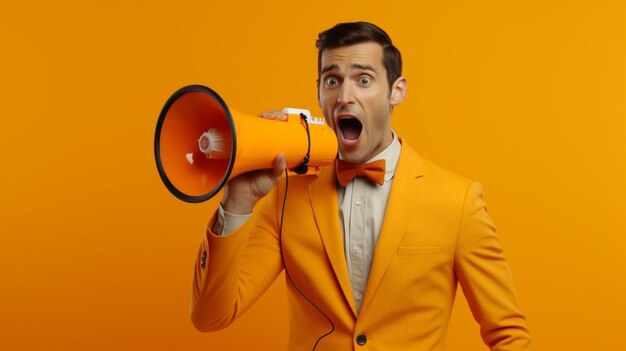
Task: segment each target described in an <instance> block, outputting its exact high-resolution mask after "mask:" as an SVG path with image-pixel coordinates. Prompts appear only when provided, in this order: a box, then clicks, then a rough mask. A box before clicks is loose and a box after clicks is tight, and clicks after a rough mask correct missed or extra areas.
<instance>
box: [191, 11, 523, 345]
mask: <svg viewBox="0 0 626 351" xmlns="http://www.w3.org/2000/svg"><path fill="white" fill-rule="evenodd" d="M316 45H317V47H318V49H319V58H318V73H319V76H318V99H319V104H320V107H321V109H322V111H323V114H324V117H325V118H326V120H327V123H328V124H329V125H330V127H331V128H332V129H333V130H334V131H335V133H336V135H337V140H338V148H339V157H338V158H339V160H338V161H337V163H336V165H334V166H333V167H327V168H324V169H323V170H322V171H321V172H320V173H319V174H318V175H306V176H298V177H289V178H288V185H287V184H285V181H284V180H282V181H281V177H282V174H283V172H284V170H285V161H284V157H283V156H282V155H279V156H277V158H276V160H275V162H274V168H273V169H272V170H270V171H258V172H252V173H249V174H244V175H241V176H238V177H236V178H233V179H231V180H230V181H229V182H228V185H227V188H226V190H225V191H224V196H223V199H222V201H221V205H220V208H219V209H218V211H217V213H216V215H215V216H214V217H213V219H212V220H211V222H210V223H209V227H208V228H209V229H208V230H207V235H206V237H205V239H204V240H203V242H202V245H201V248H200V252H199V257H198V261H197V265H196V271H195V280H194V284H193V296H192V321H193V323H194V325H195V326H196V327H197V328H198V329H199V330H202V331H212V330H217V329H221V328H224V327H226V326H228V325H229V324H230V323H232V322H233V321H234V320H235V319H236V318H237V317H238V316H240V315H241V314H242V313H243V312H245V311H246V310H247V309H248V307H250V306H251V305H252V303H254V302H255V301H256V300H257V299H258V298H259V297H260V296H261V294H263V292H264V291H265V290H266V289H267V288H268V287H269V286H270V285H271V284H272V282H273V281H274V280H275V278H276V277H277V276H278V275H279V274H280V272H281V271H282V270H283V269H285V268H286V270H287V274H286V276H287V278H288V281H287V284H288V304H289V323H290V328H289V330H290V336H289V350H311V349H317V350H350V349H357V350H358V349H363V350H365V349H370V350H395V351H397V350H424V351H425V350H443V349H444V340H445V334H446V329H447V326H448V320H449V317H450V313H451V311H452V304H453V301H454V297H455V293H456V287H457V283H459V284H460V285H461V287H462V289H463V292H464V294H465V296H466V298H467V301H468V303H469V305H470V308H471V310H472V313H473V314H474V317H475V318H476V320H477V321H478V322H479V324H480V326H481V335H482V338H483V340H484V342H485V343H486V344H487V345H488V346H489V347H490V349H491V350H499V351H504V350H525V349H527V348H528V344H529V335H528V331H527V329H526V326H525V320H524V316H523V315H522V314H521V312H520V311H519V309H518V307H517V303H516V296H515V292H514V288H513V282H512V279H511V275H510V273H509V268H508V265H507V262H506V260H505V258H504V256H503V255H502V249H501V247H500V244H499V241H498V237H497V235H496V233H495V231H494V228H493V225H492V222H491V220H490V218H489V216H488V214H487V212H486V208H485V204H484V202H483V201H482V199H481V193H482V190H481V187H480V185H478V184H477V183H474V182H471V181H468V180H466V179H464V178H462V177H459V176H456V175H454V174H452V173H450V172H447V171H445V170H443V169H441V168H439V167H437V166H435V165H433V164H432V163H430V162H428V161H426V160H424V159H422V158H420V157H419V156H418V155H417V154H416V153H415V151H413V150H412V149H411V148H410V147H409V146H408V145H407V143H406V142H404V141H402V140H401V139H399V138H398V136H397V135H395V133H394V132H393V131H392V130H391V125H390V119H391V114H392V110H393V107H394V106H396V105H398V104H400V103H401V102H402V101H403V99H404V97H405V93H406V79H405V78H404V77H402V76H401V68H402V60H401V56H400V53H399V51H398V50H397V49H396V48H395V47H394V46H393V45H392V43H391V40H390V38H389V37H388V35H387V34H386V33H385V32H384V31H383V30H381V29H380V28H378V27H376V26H374V25H372V24H369V23H363V22H358V23H344V24H338V25H336V26H335V27H333V28H331V29H329V30H327V31H325V32H322V33H320V36H319V38H318V41H317V43H316ZM263 117H269V118H281V116H280V114H278V113H267V114H264V115H263ZM370 162H372V163H373V164H374V165H373V166H372V167H373V168H374V169H377V170H378V173H377V174H378V175H377V176H376V177H372V179H370V178H367V177H366V175H371V174H373V173H375V171H373V170H370V169H369V168H368V167H369V166H367V167H366V166H364V165H363V164H364V163H370ZM351 164H352V165H354V164H358V165H361V166H360V167H361V169H362V170H363V169H365V168H367V169H368V171H367V172H363V173H358V171H355V170H354V169H353V168H350V167H352V166H351ZM350 173H351V174H350ZM346 174H347V175H346ZM355 174H357V176H356V177H354V178H353V179H352V178H351V177H350V176H354V175H355ZM276 185H278V186H276ZM285 193H286V194H285ZM267 194H269V196H268V199H267V201H266V202H265V204H264V207H263V209H262V210H261V213H260V215H259V216H258V219H257V220H256V221H252V220H247V219H248V217H249V216H250V213H251V211H252V210H253V207H254V205H255V204H256V203H257V202H258V201H259V200H260V199H261V198H263V197H264V196H266V195H267ZM285 202H286V205H285V206H284V210H283V204H284V203H285ZM283 211H284V213H283Z"/></svg>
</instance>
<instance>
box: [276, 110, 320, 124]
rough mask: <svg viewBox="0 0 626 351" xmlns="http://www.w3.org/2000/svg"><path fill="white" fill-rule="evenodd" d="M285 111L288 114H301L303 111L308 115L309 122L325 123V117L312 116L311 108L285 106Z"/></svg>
mask: <svg viewBox="0 0 626 351" xmlns="http://www.w3.org/2000/svg"><path fill="white" fill-rule="evenodd" d="M283 113H286V114H288V115H299V114H301V113H303V114H304V115H305V116H306V117H307V122H308V123H309V124H322V125H323V124H324V118H322V117H312V116H311V111H309V110H305V109H302V108H293V107H285V108H284V109H283Z"/></svg>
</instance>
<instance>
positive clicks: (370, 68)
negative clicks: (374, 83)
mask: <svg viewBox="0 0 626 351" xmlns="http://www.w3.org/2000/svg"><path fill="white" fill-rule="evenodd" d="M351 67H352V68H356V69H360V70H363V71H372V72H374V73H377V72H376V70H375V69H374V67H373V66H370V65H361V64H358V63H355V64H353V65H352V66H351ZM336 69H339V66H338V65H337V64H332V65H328V66H326V67H324V68H322V72H321V74H324V73H326V72H328V71H333V70H336Z"/></svg>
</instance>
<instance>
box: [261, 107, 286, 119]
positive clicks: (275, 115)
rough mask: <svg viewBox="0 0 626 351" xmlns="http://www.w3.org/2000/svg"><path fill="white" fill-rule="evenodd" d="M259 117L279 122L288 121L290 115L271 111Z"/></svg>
mask: <svg viewBox="0 0 626 351" xmlns="http://www.w3.org/2000/svg"><path fill="white" fill-rule="evenodd" d="M259 117H263V118H267V119H277V120H279V121H286V120H287V119H288V115H287V114H286V113H284V112H282V111H279V110H271V111H268V112H263V113H261V114H259Z"/></svg>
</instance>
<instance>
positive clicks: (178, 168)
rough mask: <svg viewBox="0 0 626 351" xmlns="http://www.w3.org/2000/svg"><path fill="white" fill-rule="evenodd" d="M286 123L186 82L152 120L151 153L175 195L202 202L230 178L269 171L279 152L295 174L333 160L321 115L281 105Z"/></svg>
mask: <svg viewBox="0 0 626 351" xmlns="http://www.w3.org/2000/svg"><path fill="white" fill-rule="evenodd" d="M284 112H286V113H287V114H288V119H287V121H280V120H272V119H266V118H260V117H255V116H250V115H246V114H243V113H240V112H237V111H235V110H232V109H230V108H228V106H227V105H226V103H225V102H224V100H222V98H221V97H220V96H219V95H218V94H217V93H216V92H214V91H213V90H211V89H210V88H207V87H205V86H202V85H189V86H186V87H183V88H181V89H179V90H178V91H176V92H175V93H174V94H172V96H171V97H170V98H169V99H168V100H167V102H166V103H165V105H164V106H163V109H162V110H161V114H160V115H159V119H158V121H157V126H156V132H155V137H154V154H155V158H156V164H157V168H158V171H159V175H160V176H161V180H162V181H163V183H164V184H165V186H166V187H167V189H168V190H169V191H170V192H171V193H172V194H173V195H174V196H176V197H177V198H179V199H180V200H183V201H186V202H192V203H197V202H203V201H206V200H208V199H210V198H212V197H213V196H215V195H216V194H217V193H218V192H219V191H220V190H221V189H222V187H223V186H224V185H225V184H226V182H228V180H229V179H230V178H232V177H235V176H237V175H240V174H242V173H246V172H249V171H253V170H261V169H271V168H272V163H273V161H274V159H275V157H276V155H278V154H279V153H281V152H282V153H284V154H285V160H286V163H287V168H288V169H289V170H291V171H293V172H295V173H298V174H304V173H309V174H310V173H315V172H318V171H319V170H320V168H321V167H324V166H327V165H330V164H331V163H332V162H334V160H335V158H336V155H337V139H336V137H335V133H334V131H333V130H332V129H331V128H329V127H328V126H327V125H326V124H325V123H324V119H323V118H314V117H311V115H310V113H309V112H308V111H307V110H299V109H285V110H284Z"/></svg>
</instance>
